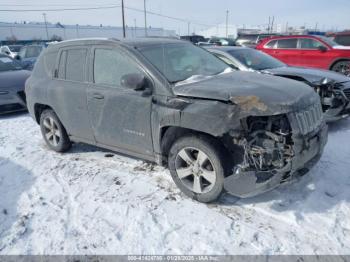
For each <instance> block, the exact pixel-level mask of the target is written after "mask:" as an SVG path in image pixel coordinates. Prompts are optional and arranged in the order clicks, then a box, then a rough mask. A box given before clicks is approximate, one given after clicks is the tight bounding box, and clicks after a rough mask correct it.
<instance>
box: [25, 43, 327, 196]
mask: <svg viewBox="0 0 350 262" xmlns="http://www.w3.org/2000/svg"><path fill="white" fill-rule="evenodd" d="M26 94H27V101H28V110H29V112H30V114H31V116H32V117H33V119H34V120H35V121H36V122H37V123H38V124H40V127H41V132H42V135H43V138H44V140H45V141H46V143H47V145H48V147H49V148H51V149H52V150H55V151H57V152H64V151H66V150H68V149H69V148H70V146H71V142H72V141H75V142H85V143H88V144H93V145H97V146H100V147H104V148H108V149H111V150H115V151H117V152H121V153H124V154H127V155H130V156H133V157H138V158H142V159H145V160H148V161H154V162H157V163H159V164H163V165H167V166H168V168H169V169H170V173H171V176H172V178H173V180H174V182H175V183H176V185H177V186H178V187H179V188H180V189H181V190H182V192H184V193H185V194H186V195H187V196H189V197H191V198H194V199H196V200H198V201H202V202H209V201H213V200H215V199H217V198H218V197H219V195H220V194H221V193H222V192H223V191H224V189H225V190H226V191H228V192H229V193H231V194H233V195H236V196H240V197H249V196H253V195H256V194H258V193H261V192H265V191H267V190H271V189H272V188H274V187H276V186H278V185H280V184H281V183H283V182H286V181H289V180H291V179H292V178H295V177H297V176H298V175H303V174H305V173H306V172H308V170H310V168H311V167H312V166H313V165H314V164H315V163H316V162H317V161H318V159H319V157H320V156H321V154H322V151H323V148H324V145H325V143H326V141H327V126H326V125H325V123H324V121H323V118H322V109H321V104H320V99H319V97H318V95H317V94H316V93H315V92H314V91H313V90H312V89H311V88H309V87H308V86H307V85H305V84H304V83H300V82H297V81H294V80H289V79H284V78H279V77H275V76H269V75H263V74H258V73H255V72H239V71H233V70H232V69H231V68H230V67H229V66H228V65H227V64H226V63H224V62H222V61H221V60H220V59H218V58H217V57H215V56H214V55H212V54H210V53H209V52H207V51H206V50H204V49H202V48H200V47H197V46H195V45H192V44H190V43H188V42H186V41H181V40H170V39H133V40H122V41H117V40H108V39H90V40H87V39H85V40H72V41H64V42H61V43H59V44H56V45H53V46H50V47H48V48H47V49H46V50H45V51H44V53H43V54H42V55H41V56H40V57H39V60H38V62H37V65H36V66H35V68H34V70H33V74H32V75H31V77H30V78H29V79H28V81H27V82H26Z"/></svg>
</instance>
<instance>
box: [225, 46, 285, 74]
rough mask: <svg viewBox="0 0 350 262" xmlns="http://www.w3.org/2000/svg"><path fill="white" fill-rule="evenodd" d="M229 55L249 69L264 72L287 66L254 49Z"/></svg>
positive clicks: (235, 51) (236, 51)
mask: <svg viewBox="0 0 350 262" xmlns="http://www.w3.org/2000/svg"><path fill="white" fill-rule="evenodd" d="M228 53H229V54H230V55H232V56H233V57H234V58H236V59H237V60H238V61H239V62H241V63H242V64H243V65H245V66H246V67H248V68H249V69H254V70H264V69H272V68H278V67H284V66H286V65H285V64H284V63H282V62H280V61H279V60H277V59H275V58H273V57H271V56H269V55H267V54H265V53H263V52H260V51H257V50H254V49H237V50H230V51H228Z"/></svg>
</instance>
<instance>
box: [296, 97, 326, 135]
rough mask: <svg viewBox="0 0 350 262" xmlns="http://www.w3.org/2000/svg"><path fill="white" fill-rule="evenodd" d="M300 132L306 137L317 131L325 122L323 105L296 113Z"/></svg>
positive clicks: (317, 104) (316, 105) (315, 105)
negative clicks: (323, 121)
mask: <svg viewBox="0 0 350 262" xmlns="http://www.w3.org/2000/svg"><path fill="white" fill-rule="evenodd" d="M296 119H297V122H298V126H299V130H300V132H301V133H302V134H303V135H305V134H308V133H310V132H311V131H313V130H315V129H316V128H317V127H318V126H319V125H320V124H321V123H322V120H323V112H322V108H321V105H320V104H319V103H315V104H314V105H312V106H310V107H309V108H307V109H306V110H304V111H300V112H297V113H296Z"/></svg>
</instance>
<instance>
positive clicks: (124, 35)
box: [122, 0, 126, 38]
mask: <svg viewBox="0 0 350 262" xmlns="http://www.w3.org/2000/svg"><path fill="white" fill-rule="evenodd" d="M122 19H123V37H124V38H125V37H126V34H125V18H124V0H122Z"/></svg>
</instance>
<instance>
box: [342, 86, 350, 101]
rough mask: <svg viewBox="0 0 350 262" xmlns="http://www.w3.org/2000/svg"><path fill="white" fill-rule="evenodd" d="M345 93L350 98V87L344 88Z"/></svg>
mask: <svg viewBox="0 0 350 262" xmlns="http://www.w3.org/2000/svg"><path fill="white" fill-rule="evenodd" d="M343 93H344V95H345V96H346V98H347V99H349V100H350V88H348V89H344V90H343Z"/></svg>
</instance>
